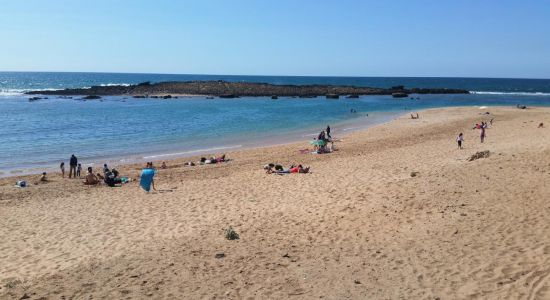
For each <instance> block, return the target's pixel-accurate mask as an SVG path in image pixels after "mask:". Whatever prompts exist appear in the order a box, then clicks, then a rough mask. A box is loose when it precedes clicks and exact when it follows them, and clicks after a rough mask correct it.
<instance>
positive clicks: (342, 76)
mask: <svg viewBox="0 0 550 300" xmlns="http://www.w3.org/2000/svg"><path fill="white" fill-rule="evenodd" d="M0 73H78V74H85V73H92V74H136V75H191V76H242V77H326V78H330V77H333V78H334V77H336V78H455V79H460V78H464V79H522V80H550V78H533V77H491V76H486V77H485V76H471V77H469V76H393V75H392V76H365V75H361V76H354V75H251V74H208V73H204V74H198V73H157V72H152V73H147V72H114V71H106V72H103V71H13V70H7V71H3V70H0Z"/></svg>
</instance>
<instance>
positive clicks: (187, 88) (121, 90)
mask: <svg viewBox="0 0 550 300" xmlns="http://www.w3.org/2000/svg"><path fill="white" fill-rule="evenodd" d="M397 87H399V88H401V86H397ZM397 87H394V88H397ZM393 93H405V94H468V93H469V92H468V91H465V90H459V89H441V88H437V89H426V88H411V89H405V88H403V89H393V88H392V89H384V88H371V87H361V86H345V85H320V84H315V85H275V84H267V83H252V82H226V81H185V82H159V83H140V84H136V85H130V86H122V85H118V86H93V87H91V88H76V89H64V90H56V91H31V92H28V93H27V94H32V95H40V94H42V95H64V96H72V95H94V96H142V95H168V94H180V95H208V96H219V97H220V98H237V97H271V96H278V97H300V98H314V97H317V96H326V95H338V96H346V95H392V94H393ZM151 98H154V97H151ZM157 98H158V96H157Z"/></svg>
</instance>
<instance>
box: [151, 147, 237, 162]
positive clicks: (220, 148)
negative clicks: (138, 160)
mask: <svg viewBox="0 0 550 300" xmlns="http://www.w3.org/2000/svg"><path fill="white" fill-rule="evenodd" d="M241 147H242V145H235V146H223V147H214V148H206V149H197V150H190V151H184V152H176V153H166V154H157V155H150V156H144V157H143V159H157V158H160V157H167V156H183V155H188V154H194V153H206V152H212V151H218V150H228V149H236V148H241Z"/></svg>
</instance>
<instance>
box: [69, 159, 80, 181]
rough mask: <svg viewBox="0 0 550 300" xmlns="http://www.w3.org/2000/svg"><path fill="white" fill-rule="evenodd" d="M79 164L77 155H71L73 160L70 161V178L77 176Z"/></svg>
mask: <svg viewBox="0 0 550 300" xmlns="http://www.w3.org/2000/svg"><path fill="white" fill-rule="evenodd" d="M77 166H78V159H77V158H76V156H74V154H73V155H71V160H70V161H69V178H71V176H73V175H74V178H76V167H77Z"/></svg>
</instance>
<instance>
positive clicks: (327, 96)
mask: <svg viewBox="0 0 550 300" xmlns="http://www.w3.org/2000/svg"><path fill="white" fill-rule="evenodd" d="M325 97H326V98H327V99H338V98H340V96H339V95H337V94H326V95H325Z"/></svg>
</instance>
